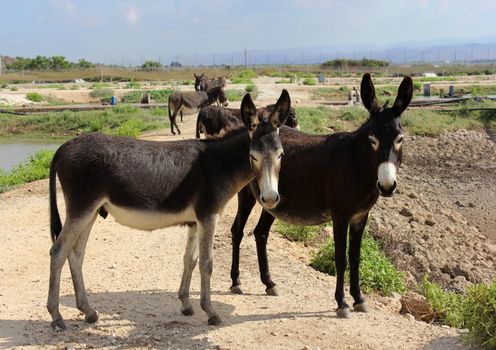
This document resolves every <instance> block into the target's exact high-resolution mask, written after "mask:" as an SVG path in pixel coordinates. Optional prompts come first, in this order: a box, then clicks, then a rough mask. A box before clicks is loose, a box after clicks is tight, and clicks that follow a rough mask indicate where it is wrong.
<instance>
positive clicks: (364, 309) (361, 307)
mask: <svg viewBox="0 0 496 350" xmlns="http://www.w3.org/2000/svg"><path fill="white" fill-rule="evenodd" d="M353 310H355V311H356V312H369V307H368V306H367V303H366V302H363V303H360V304H355V305H353Z"/></svg>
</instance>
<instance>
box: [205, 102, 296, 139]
mask: <svg viewBox="0 0 496 350" xmlns="http://www.w3.org/2000/svg"><path fill="white" fill-rule="evenodd" d="M274 107H275V105H269V106H267V107H263V108H259V109H257V115H258V118H257V120H254V122H256V123H258V122H259V121H260V120H262V118H264V117H265V116H267V115H268V114H270V113H271V112H272V111H273V110H274ZM284 125H286V126H289V127H290V128H294V129H297V130H299V127H298V120H297V119H296V111H295V110H294V108H293V107H291V108H290V110H289V115H288V118H287V119H286V123H285V124H284ZM253 126H256V125H253ZM243 127H244V124H243V121H242V120H241V115H240V113H239V109H236V108H223V107H217V106H208V107H205V108H202V110H201V111H200V112H199V113H198V117H197V119H196V138H197V139H199V138H200V134H201V133H204V134H205V137H206V138H207V139H209V138H219V137H222V136H223V135H225V134H227V133H229V132H232V131H233V130H236V129H239V128H243Z"/></svg>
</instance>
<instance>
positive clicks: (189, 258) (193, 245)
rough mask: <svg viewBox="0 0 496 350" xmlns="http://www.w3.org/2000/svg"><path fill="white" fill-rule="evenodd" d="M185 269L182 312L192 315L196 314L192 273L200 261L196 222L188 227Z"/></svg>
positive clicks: (181, 298)
mask: <svg viewBox="0 0 496 350" xmlns="http://www.w3.org/2000/svg"><path fill="white" fill-rule="evenodd" d="M183 260H184V271H183V278H182V279H181V287H180V288H179V293H178V296H179V300H181V302H182V304H183V306H182V308H181V312H182V313H183V315H186V316H191V315H193V314H194V311H193V305H191V301H190V300H189V287H190V284H191V275H192V274H193V270H194V269H195V267H196V263H197V262H198V231H197V226H196V224H194V225H192V226H189V229H188V242H187V244H186V251H185V253H184V259H183Z"/></svg>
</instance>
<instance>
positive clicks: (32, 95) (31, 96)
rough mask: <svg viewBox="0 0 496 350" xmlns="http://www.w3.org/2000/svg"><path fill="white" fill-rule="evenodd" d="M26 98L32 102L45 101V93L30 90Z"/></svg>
mask: <svg viewBox="0 0 496 350" xmlns="http://www.w3.org/2000/svg"><path fill="white" fill-rule="evenodd" d="M26 99H28V100H29V101H32V102H41V101H43V95H42V94H40V93H39V92H28V93H27V94H26Z"/></svg>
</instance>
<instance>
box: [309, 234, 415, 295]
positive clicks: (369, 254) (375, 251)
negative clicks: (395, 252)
mask: <svg viewBox="0 0 496 350" xmlns="http://www.w3.org/2000/svg"><path fill="white" fill-rule="evenodd" d="M348 244H349V242H348ZM360 252H361V253H360V254H361V261H360V285H361V288H362V290H363V291H364V292H367V293H368V292H371V291H378V292H380V293H382V294H384V295H392V293H397V292H403V291H405V290H406V287H405V284H404V275H403V273H401V272H399V271H398V270H396V268H395V267H394V266H393V264H392V263H391V262H390V261H389V260H388V259H387V257H386V255H385V254H384V253H383V252H382V251H381V250H380V247H379V244H378V242H377V241H375V240H374V239H373V238H372V237H371V236H369V235H368V234H367V233H365V234H364V237H363V240H362V246H361V250H360ZM334 257H335V255H334V240H333V239H329V240H328V241H327V242H326V244H325V245H324V246H323V247H321V248H320V250H319V251H318V252H317V253H316V254H315V256H314V257H313V259H312V264H311V265H312V266H313V267H314V268H315V269H317V270H319V271H321V272H325V273H327V274H330V275H332V276H335V275H336V266H335V264H334ZM346 279H347V280H349V271H347V272H346Z"/></svg>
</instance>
